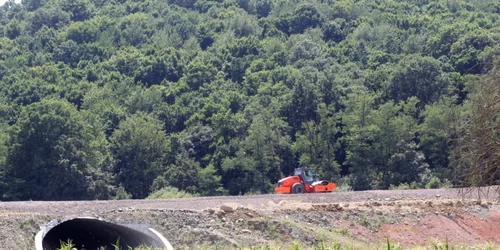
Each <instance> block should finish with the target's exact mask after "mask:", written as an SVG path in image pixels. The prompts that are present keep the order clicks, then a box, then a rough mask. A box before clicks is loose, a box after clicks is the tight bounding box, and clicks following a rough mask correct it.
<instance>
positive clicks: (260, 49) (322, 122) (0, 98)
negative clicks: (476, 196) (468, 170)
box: [0, 0, 500, 200]
mask: <svg viewBox="0 0 500 250" xmlns="http://www.w3.org/2000/svg"><path fill="white" fill-rule="evenodd" d="M0 36H1V37H0V113H1V116H0V199H3V200H29V199H32V200H75V199H76V200H79V199H113V198H145V197H147V196H148V195H150V194H151V193H152V192H155V191H158V190H162V191H163V192H167V191H168V192H175V188H177V189H179V190H180V191H183V192H185V193H184V194H183V195H190V194H192V195H224V194H229V195H238V194H255V193H270V192H273V186H274V184H275V183H276V182H277V180H279V179H280V178H282V177H284V176H287V175H289V174H290V173H292V172H293V169H294V168H295V167H298V166H308V167H313V168H314V169H315V170H316V171H317V172H318V173H319V175H320V176H321V177H322V178H323V179H327V180H332V181H335V182H337V183H338V184H339V185H340V186H341V187H342V188H344V189H346V188H352V189H353V190H367V189H388V188H395V187H400V188H435V187H441V186H450V185H461V184H462V183H461V179H460V178H456V175H454V173H455V170H456V169H457V166H458V167H464V164H465V163H464V161H459V160H458V159H461V157H462V155H461V152H462V151H460V149H461V148H458V146H457V145H459V144H458V143H457V141H460V140H459V139H460V138H462V135H463V133H464V127H463V126H461V124H462V122H463V121H464V120H467V117H470V116H471V114H472V113H474V108H473V107H474V105H473V104H471V102H470V100H471V99H472V100H475V99H474V98H471V97H472V96H474V95H473V93H475V92H478V93H479V91H478V90H477V89H478V88H480V87H481V86H483V84H484V82H487V81H489V82H491V81H490V80H491V79H493V81H494V79H495V77H484V76H483V75H485V74H486V73H487V72H488V71H489V70H491V69H492V68H493V67H494V66H493V65H494V61H495V58H496V57H497V55H498V54H500V3H499V2H498V1H497V0H439V1H438V0H406V1H404V0H376V1H374V0H309V1H300V0H224V1H222V0H219V1H208V0H168V1H167V0H145V1H142V0H111V1H107V0H23V1H22V4H16V3H14V2H13V1H11V2H8V3H6V4H5V5H4V6H2V7H0ZM495 72H496V70H495ZM493 73H494V72H493ZM493 73H490V74H493ZM485 79H486V80H485ZM488 79H490V80H488ZM492 84H493V83H492ZM493 85H494V84H493ZM483 92H484V91H483ZM483 92H481V93H483ZM485 93H488V92H485ZM476 99H477V100H480V99H482V96H480V95H477V98H476ZM499 113H500V112H499ZM495 119H496V120H495ZM495 121H496V122H497V123H498V122H499V118H498V117H497V118H493V122H495ZM496 136H498V134H497V135H496ZM476 148H477V147H476ZM465 165H467V164H465ZM465 167H466V166H465ZM486 184H492V183H486ZM172 190H173V191H172ZM162 191H160V192H162Z"/></svg>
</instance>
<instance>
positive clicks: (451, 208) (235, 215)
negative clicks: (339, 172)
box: [0, 189, 500, 249]
mask: <svg viewBox="0 0 500 250" xmlns="http://www.w3.org/2000/svg"><path fill="white" fill-rule="evenodd" d="M459 191H460V190H457V189H449V190H444V189H437V190H405V191H399V190H397V191H395V190H392V191H365V192H335V193H326V194H303V195H253V196H231V197H201V198H185V199H172V200H122V201H59V202H39V201H27V202H0V246H1V248H2V249H33V247H34V236H35V234H36V233H37V231H38V230H39V227H40V226H42V225H44V224H45V223H48V222H49V221H50V220H52V219H58V220H60V221H62V220H67V219H71V218H74V217H88V216H90V217H96V218H101V219H104V220H107V221H110V222H126V223H141V224H149V225H151V227H153V228H155V229H156V230H158V231H159V232H161V233H162V234H163V235H164V236H165V237H166V238H167V239H168V240H169V241H170V242H171V243H172V245H173V246H174V248H176V249H183V248H186V249H196V248H200V247H214V246H220V247H226V248H229V249H230V248H236V247H249V246H265V245H270V246H283V247H285V248H287V246H290V245H291V244H293V242H300V243H301V245H302V246H313V245H318V244H321V243H322V242H324V243H326V244H331V243H333V242H335V243H342V244H348V245H352V246H354V247H356V248H358V249H365V248H368V247H373V246H382V245H383V244H384V242H385V241H386V240H387V238H388V239H390V241H391V242H397V243H399V244H401V245H403V246H423V245H424V246H427V245H429V240H435V241H438V242H443V241H445V240H448V241H449V242H450V243H451V244H452V245H476V244H484V243H487V242H491V243H495V244H500V203H499V202H497V200H496V199H493V198H496V197H491V198H490V197H482V199H481V200H479V199H478V196H477V193H471V194H469V195H468V196H465V197H463V196H462V195H461V193H460V192H459ZM484 193H486V192H484Z"/></svg>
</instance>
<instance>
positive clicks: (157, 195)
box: [146, 187, 198, 199]
mask: <svg viewBox="0 0 500 250" xmlns="http://www.w3.org/2000/svg"><path fill="white" fill-rule="evenodd" d="M196 196H198V195H196V194H191V193H188V192H186V191H183V190H179V189H177V188H175V187H164V188H162V189H159V190H157V191H154V192H152V193H151V194H149V196H148V197H146V199H175V198H189V197H196Z"/></svg>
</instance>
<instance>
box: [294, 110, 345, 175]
mask: <svg viewBox="0 0 500 250" xmlns="http://www.w3.org/2000/svg"><path fill="white" fill-rule="evenodd" d="M318 113H319V121H317V122H315V121H306V122H304V123H302V127H303V131H302V132H298V135H297V136H296V137H297V140H296V141H295V143H294V144H293V149H294V151H295V153H297V154H298V155H299V163H300V166H304V167H312V168H314V169H316V170H319V171H317V172H318V174H319V175H320V176H321V177H322V178H325V179H329V180H331V179H334V178H336V177H337V176H338V175H339V173H340V166H339V164H338V163H337V162H336V160H335V158H336V153H337V150H339V148H340V142H339V141H338V139H339V136H338V134H337V133H339V132H340V129H339V128H338V127H337V124H338V123H339V122H340V121H339V120H338V117H336V116H335V115H334V114H333V112H332V111H331V110H329V109H328V108H327V107H326V106H324V105H321V106H320V107H319V108H318Z"/></svg>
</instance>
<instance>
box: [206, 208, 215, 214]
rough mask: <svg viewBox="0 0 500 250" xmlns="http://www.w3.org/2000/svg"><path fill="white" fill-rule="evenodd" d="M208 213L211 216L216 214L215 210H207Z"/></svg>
mask: <svg viewBox="0 0 500 250" xmlns="http://www.w3.org/2000/svg"><path fill="white" fill-rule="evenodd" d="M207 212H208V213H209V214H214V213H215V210H213V209H211V208H209V209H208V210H207Z"/></svg>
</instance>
